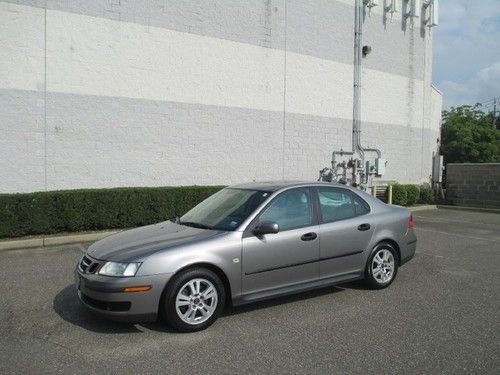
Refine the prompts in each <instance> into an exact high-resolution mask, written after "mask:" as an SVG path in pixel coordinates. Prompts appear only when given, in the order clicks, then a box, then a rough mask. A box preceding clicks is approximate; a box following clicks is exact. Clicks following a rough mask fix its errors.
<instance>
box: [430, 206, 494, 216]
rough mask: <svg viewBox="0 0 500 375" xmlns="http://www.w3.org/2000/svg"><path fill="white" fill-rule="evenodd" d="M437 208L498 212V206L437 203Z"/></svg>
mask: <svg viewBox="0 0 500 375" xmlns="http://www.w3.org/2000/svg"><path fill="white" fill-rule="evenodd" d="M437 208H439V209H445V210H461V211H475V212H488V213H493V214H500V209H499V208H481V207H465V206H449V205H444V204H438V206H437Z"/></svg>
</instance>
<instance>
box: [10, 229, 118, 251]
mask: <svg viewBox="0 0 500 375" xmlns="http://www.w3.org/2000/svg"><path fill="white" fill-rule="evenodd" d="M118 232H120V231H119V230H108V231H102V232H93V233H77V234H69V235H65V236H50V237H37V238H28V239H20V240H7V241H0V251H2V250H15V249H28V248H34V247H44V246H57V245H67V244H72V243H78V242H92V241H98V240H100V239H103V238H104V237H107V236H110V235H112V234H115V233H118Z"/></svg>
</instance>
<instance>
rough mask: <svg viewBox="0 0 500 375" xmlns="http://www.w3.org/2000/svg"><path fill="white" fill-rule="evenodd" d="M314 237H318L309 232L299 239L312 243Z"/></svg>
mask: <svg viewBox="0 0 500 375" xmlns="http://www.w3.org/2000/svg"><path fill="white" fill-rule="evenodd" d="M316 237H318V235H317V234H316V233H314V232H309V233H306V234H303V235H302V237H300V239H301V240H302V241H312V240H315V239H316Z"/></svg>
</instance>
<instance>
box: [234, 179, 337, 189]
mask: <svg viewBox="0 0 500 375" xmlns="http://www.w3.org/2000/svg"><path fill="white" fill-rule="evenodd" d="M325 185H328V186H332V185H334V186H342V187H345V185H342V184H339V183H336V182H319V181H283V180H281V181H280V180H278V181H262V182H248V183H244V184H237V185H231V186H228V187H229V188H233V189H248V190H265V191H277V190H280V189H284V188H288V187H296V186H325Z"/></svg>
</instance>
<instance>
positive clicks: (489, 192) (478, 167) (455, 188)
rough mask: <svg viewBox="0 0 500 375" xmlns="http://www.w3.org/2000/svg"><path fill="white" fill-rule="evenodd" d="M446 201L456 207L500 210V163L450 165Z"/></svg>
mask: <svg viewBox="0 0 500 375" xmlns="http://www.w3.org/2000/svg"><path fill="white" fill-rule="evenodd" d="M446 201H447V202H448V203H449V204H452V205H454V206H468V207H482V208H500V163H485V164H448V165H447V166H446Z"/></svg>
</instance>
